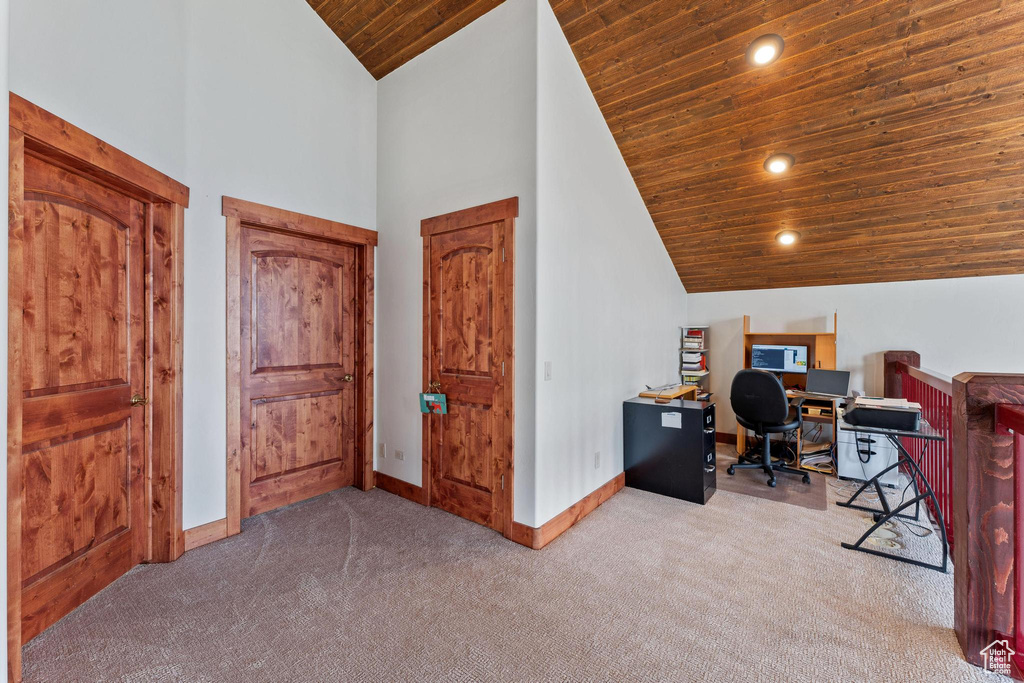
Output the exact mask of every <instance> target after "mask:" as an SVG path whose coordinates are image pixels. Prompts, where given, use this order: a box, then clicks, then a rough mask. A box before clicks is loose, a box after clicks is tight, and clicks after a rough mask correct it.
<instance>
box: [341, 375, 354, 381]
mask: <svg viewBox="0 0 1024 683" xmlns="http://www.w3.org/2000/svg"><path fill="white" fill-rule="evenodd" d="M342 379H343V380H345V381H346V382H351V381H352V380H353V379H354V378H353V377H352V373H349V374H347V375H345V376H344V377H342Z"/></svg>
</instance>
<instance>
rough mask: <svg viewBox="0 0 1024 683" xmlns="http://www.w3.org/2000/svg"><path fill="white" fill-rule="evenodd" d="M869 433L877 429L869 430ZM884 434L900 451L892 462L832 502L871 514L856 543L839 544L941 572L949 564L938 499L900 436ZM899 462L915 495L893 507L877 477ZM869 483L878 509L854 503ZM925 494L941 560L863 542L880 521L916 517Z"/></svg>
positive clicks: (944, 526) (880, 524) (910, 435)
mask: <svg viewBox="0 0 1024 683" xmlns="http://www.w3.org/2000/svg"><path fill="white" fill-rule="evenodd" d="M853 431H858V430H856V428H853ZM872 433H879V432H874V431H872ZM884 436H885V437H886V438H888V439H889V441H890V442H892V444H893V445H894V446H895V447H896V448H897V450H898V451H899V454H900V456H899V458H897V459H896V462H895V463H893V464H892V465H890V466H889V467H886V468H885V469H884V470H882V471H881V472H879V473H878V474H876V475H875V476H874V477H872V478H871V479H869V480H868V481H866V482H864V484H863V485H862V486H861V487H860V488H859V489H857V492H856V493H855V494H853V496H851V497H850V499H849V500H847V501H845V502H837V503H836V505H838V506H839V507H844V508H850V509H853V510H861V511H863V512H870V513H872V514H873V515H874V519H875V523H874V525H873V526H872V527H871V528H870V529H868V530H867V531H866V532H865V533H864V535H863V536H861V537H860V539H859V540H858V541H857V542H856V543H852V544H851V543H843V544H842V545H843V547H844V548H846V549H848V550H859V551H860V552H862V553H868V554H869V555H877V556H879V557H888V558H890V559H893V560H897V561H899V562H905V563H907V564H912V565H915V566H918V567H924V568H926V569H934V570H935V571H938V572H942V573H943V574H945V573H946V571H947V568H948V566H949V540H948V539H947V538H946V522H945V520H944V519H943V518H942V509H941V508H940V507H939V500H938V498H936V496H935V492H934V491H933V490H932V487H931V484H929V483H928V479H927V478H926V477H925V476H924V473H923V472H922V471H921V468H920V467H918V465H917V462H916V461H915V460H914V458H912V457H911V456H910V453H908V452H907V449H906V448H904V447H903V443H902V442H901V441H900V437H899V436H897V435H895V434H884ZM902 436H906V437H909V438H914V436H915V435H914V434H913V433H904V434H902ZM929 445H930V444H929V443H928V442H927V441H926V442H925V444H924V448H923V449H922V450H921V457H924V454H925V453H926V452H927V451H928V446H929ZM901 463H905V464H906V465H907V467H908V469H910V470H911V472H910V480H911V482H912V484H913V486H914V494H915V495H914V497H913V498H912V499H910V500H908V501H906V502H903V503H901V504H900V505H898V506H897V507H895V508H893V507H891V506H890V505H889V501H888V500H887V499H886V497H885V492H884V491H883V490H882V484H881V481H880V479H881V477H882V475H884V474H886V473H887V472H889V471H890V470H892V469H894V468H898V467H899V466H900V464H901ZM918 477H920V481H921V485H922V486H923V487H924V491H922V490H921V488H919V487H918ZM870 486H874V488H875V490H876V491H877V492H878V499H879V501H880V502H881V504H882V509H881V510H878V509H876V508H870V507H865V506H863V505H855V504H854V501H855V500H857V498H858V497H859V496H860V495H861V494H862V493H864V491H866V490H867V489H868V487H870ZM928 498H931V500H932V505H933V506H934V510H935V515H936V516H937V517H938V524H939V534H941V536H942V563H941V564H931V563H929V562H922V561H920V560H915V559H912V558H909V557H901V556H899V555H895V554H893V553H887V552H884V551H882V550H874V549H872V548H865V547H864V542H865V541H867V540H868V538H869V537H870V536H871V534H873V533H875V531H877V530H878V529H879V528H880V527H881V526H882V525H884V524H885V523H886V522H888V521H890V520H892V519H895V518H900V519H909V520H913V521H919V520H920V519H921V502H922V501H924V500H927V499H928ZM911 506H914V515H913V516H910V515H909V514H904V511H905V510H907V509H908V508H910V507H911Z"/></svg>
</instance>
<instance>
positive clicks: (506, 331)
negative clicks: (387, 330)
mask: <svg viewBox="0 0 1024 683" xmlns="http://www.w3.org/2000/svg"><path fill="white" fill-rule="evenodd" d="M518 217H519V197H509V198H508V199H500V200H498V201H496V202H490V203H489V204H481V205H480V206H474V207H471V208H469V209H462V210H461V211H453V212H452V213H446V214H442V215H440V216H434V217H432V218H425V219H423V220H422V221H420V236H421V237H422V238H423V391H425V392H427V391H429V386H430V333H431V329H430V238H431V237H433V236H435V235H440V234H442V233H445V232H452V231H455V230H462V229H465V228H471V227H474V226H477V225H482V224H485V223H497V222H499V221H504V223H505V235H504V237H505V242H504V248H505V249H506V250H507V252H508V254H509V255H510V256H511V258H510V259H509V267H507V268H504V269H503V271H504V274H505V280H504V282H502V283H500V286H501V287H502V288H503V291H504V292H505V295H506V296H507V300H506V301H505V320H504V321H503V322H504V324H503V325H502V331H503V337H504V342H505V348H504V349H502V350H501V351H502V357H503V359H504V361H505V364H506V367H505V376H506V377H507V378H508V383H507V385H505V397H504V398H505V405H504V406H502V408H503V412H504V417H505V424H504V429H503V434H504V436H505V447H504V448H502V449H501V451H500V453H501V458H502V460H503V462H502V463H501V471H502V472H504V474H505V479H506V481H507V482H508V485H507V486H506V487H505V489H504V495H503V496H502V497H501V500H502V509H503V515H502V516H503V519H502V529H501V534H502V535H503V536H504V537H505V538H510V539H511V538H512V516H513V501H514V497H513V489H514V488H515V415H516V411H515V406H516V402H515V386H516V382H515V377H516V373H515V369H516V366H515V225H516V218H518ZM431 458H432V453H431V440H430V415H429V414H424V415H423V445H422V456H421V460H422V468H423V470H422V475H421V477H422V479H421V482H422V489H423V494H422V495H423V498H424V500H425V504H426V505H427V506H430V504H431V502H430V501H431V498H430V493H431V492H430V489H431V473H430V465H431Z"/></svg>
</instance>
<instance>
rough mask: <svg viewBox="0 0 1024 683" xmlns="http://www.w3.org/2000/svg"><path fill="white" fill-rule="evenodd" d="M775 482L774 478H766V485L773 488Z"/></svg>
mask: <svg viewBox="0 0 1024 683" xmlns="http://www.w3.org/2000/svg"><path fill="white" fill-rule="evenodd" d="M775 484H776V482H775V480H774V479H769V480H768V485H769V486H771V487H772V488H775Z"/></svg>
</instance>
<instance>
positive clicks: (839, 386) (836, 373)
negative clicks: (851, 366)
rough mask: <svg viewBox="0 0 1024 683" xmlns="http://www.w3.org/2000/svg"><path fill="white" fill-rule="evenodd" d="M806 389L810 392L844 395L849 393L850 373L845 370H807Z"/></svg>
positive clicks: (844, 396)
mask: <svg viewBox="0 0 1024 683" xmlns="http://www.w3.org/2000/svg"><path fill="white" fill-rule="evenodd" d="M807 391H809V392H811V393H812V394H828V395H830V396H842V397H843V398H846V396H847V395H848V394H849V393H850V373H849V372H846V371H845V370H818V369H817V368H811V369H810V370H808V371H807Z"/></svg>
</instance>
